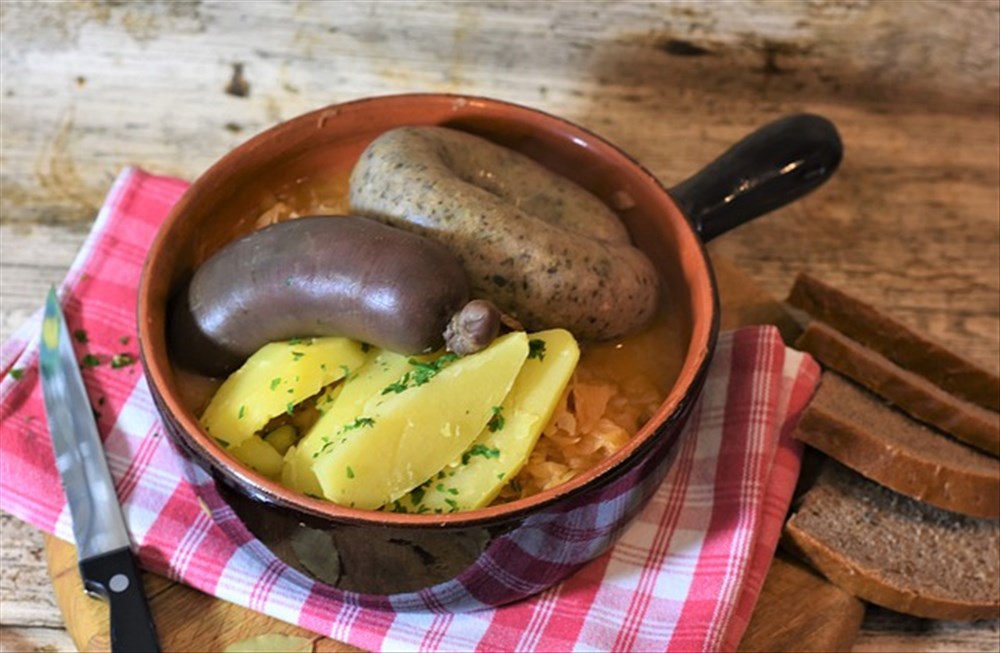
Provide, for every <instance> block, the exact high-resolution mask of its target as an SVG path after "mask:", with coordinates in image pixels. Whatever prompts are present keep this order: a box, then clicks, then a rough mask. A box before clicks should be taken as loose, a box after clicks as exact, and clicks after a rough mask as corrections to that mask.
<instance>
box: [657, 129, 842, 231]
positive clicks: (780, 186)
mask: <svg viewBox="0 0 1000 653" xmlns="http://www.w3.org/2000/svg"><path fill="white" fill-rule="evenodd" d="M842 156H843V145H842V144H841V142H840V136H839V134H838V133H837V128H836V127H835V126H834V125H833V123H832V122H830V121H829V120H827V119H826V118H823V117H822V116H817V115H813V114H807V113H803V114H796V115H791V116H786V117H784V118H780V119H778V120H776V121H774V122H772V123H769V124H767V125H764V126H763V127H761V128H760V129H758V130H757V131H755V132H753V133H751V134H750V135H748V136H746V137H745V138H744V139H743V140H741V141H739V142H738V143H736V144H735V145H733V146H732V147H731V148H729V149H728V150H726V151H725V152H724V153H723V154H722V155H721V156H720V157H719V158H717V159H716V160H715V161H713V162H711V163H710V164H708V165H707V166H705V167H704V168H703V169H702V170H701V171H699V172H697V173H695V174H694V175H693V176H691V177H690V178H688V179H686V180H685V181H682V182H681V183H679V184H677V185H676V186H674V187H673V188H671V189H670V190H669V191H668V192H669V193H670V196H671V197H673V199H674V201H675V202H676V203H677V205H678V206H679V207H680V208H681V210H682V211H683V212H684V215H686V216H687V218H688V220H689V221H690V222H691V224H692V226H694V228H695V230H696V231H697V232H698V235H699V236H701V239H702V240H703V241H705V242H707V241H709V240H712V239H713V238H715V237H716V236H718V235H720V234H724V233H725V232H727V231H729V230H730V229H733V228H734V227H738V226H739V225H741V224H743V223H744V222H747V221H749V220H752V219H754V218H756V217H757V216H760V215H763V214H765V213H768V212H769V211H773V210H774V209H777V208H779V207H781V206H784V205H786V204H789V203H790V202H792V201H794V200H797V199H798V198H800V197H802V196H804V195H806V194H807V193H809V192H810V191H812V190H813V189H815V188H816V187H818V186H819V185H821V184H822V183H823V182H825V181H826V180H827V179H829V178H830V177H831V176H832V175H833V173H834V171H835V170H836V169H837V166H838V165H839V164H840V160H841V158H842Z"/></svg>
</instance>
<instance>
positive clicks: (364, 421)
mask: <svg viewBox="0 0 1000 653" xmlns="http://www.w3.org/2000/svg"><path fill="white" fill-rule="evenodd" d="M370 426H375V419H374V418H372V417H364V416H361V417H356V418H354V421H353V422H351V423H350V424H345V425H344V428H342V429H340V432H341V433H343V432H345V431H353V430H354V429H360V428H365V427H370Z"/></svg>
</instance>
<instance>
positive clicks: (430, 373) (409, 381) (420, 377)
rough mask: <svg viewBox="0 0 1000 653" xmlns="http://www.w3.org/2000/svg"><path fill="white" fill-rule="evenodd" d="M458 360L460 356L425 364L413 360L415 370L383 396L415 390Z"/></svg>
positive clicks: (446, 356) (445, 357) (453, 355)
mask: <svg viewBox="0 0 1000 653" xmlns="http://www.w3.org/2000/svg"><path fill="white" fill-rule="evenodd" d="M456 360H458V354H444V355H442V356H439V357H437V358H435V359H434V360H432V361H428V362H426V363H425V362H423V361H418V360H417V359H415V358H411V359H410V360H409V361H408V362H409V363H410V365H411V366H413V369H412V370H410V371H408V372H406V373H405V374H403V376H401V377H400V378H399V380H398V381H396V382H395V383H391V384H389V385H388V386H386V387H385V389H383V390H382V394H384V395H387V394H389V393H393V392H394V393H397V394H398V393H400V392H403V391H404V390H406V389H407V388H415V387H417V386H419V385H423V384H425V383H427V382H428V381H430V380H431V379H433V378H434V377H435V376H437V375H438V373H439V372H440V371H441V370H443V369H444V368H445V367H447V366H448V364H449V363H452V362H453V361H456Z"/></svg>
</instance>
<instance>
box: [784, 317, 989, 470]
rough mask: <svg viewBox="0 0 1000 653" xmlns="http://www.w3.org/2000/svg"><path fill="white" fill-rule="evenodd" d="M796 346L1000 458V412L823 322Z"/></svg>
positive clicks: (918, 416)
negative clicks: (949, 389)
mask: <svg viewBox="0 0 1000 653" xmlns="http://www.w3.org/2000/svg"><path fill="white" fill-rule="evenodd" d="M795 346H796V347H797V348H798V349H801V350H803V351H807V352H809V353H810V354H812V355H813V356H815V357H816V359H817V360H819V362H820V363H822V364H823V365H825V366H827V367H829V368H830V369H833V370H836V371H837V372H839V373H841V374H843V375H844V376H847V377H849V378H851V379H852V380H854V381H856V382H857V383H859V384H861V385H863V386H864V387H866V388H868V389H869V390H871V391H872V392H874V393H875V394H877V395H879V396H881V397H882V398H884V399H886V400H887V401H889V402H891V403H893V404H894V405H896V406H897V407H899V408H900V409H901V410H903V411H905V412H906V413H908V414H909V415H910V416H912V417H914V418H916V419H918V420H920V421H922V422H924V423H926V424H929V425H931V426H934V427H936V428H938V429H941V430H942V431H944V432H946V433H948V434H950V435H952V436H954V437H955V438H957V439H959V440H962V441H963V442H966V443H967V444H970V445H972V446H974V447H976V448H977V449H980V450H982V451H985V452H987V453H990V454H992V455H993V456H1000V413H997V412H996V411H992V410H989V409H986V408H983V407H982V406H979V405H977V404H974V403H972V402H969V401H966V400H963V399H960V398H958V397H956V396H954V395H952V394H950V393H948V392H946V391H945V390H943V389H941V388H940V387H938V386H936V385H934V384H933V383H931V382H930V381H928V380H927V379H925V378H924V377H922V376H920V375H918V374H915V373H913V372H910V371H908V370H905V369H903V368H902V367H900V366H899V365H896V364H895V363H893V362H892V361H891V360H889V359H888V358H886V357H885V356H883V355H882V354H880V353H878V352H876V351H874V350H872V349H870V348H868V347H865V346H864V345H862V344H861V343H858V342H855V341H853V340H852V339H850V338H848V337H847V336H845V335H843V334H842V333H839V332H838V331H836V330H834V329H832V328H831V327H830V326H828V325H826V324H823V323H822V322H813V323H811V324H809V325H808V326H807V327H806V329H805V331H804V332H803V333H802V335H801V336H800V337H799V339H798V340H797V341H796V343H795Z"/></svg>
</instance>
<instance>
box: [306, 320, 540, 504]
mask: <svg viewBox="0 0 1000 653" xmlns="http://www.w3.org/2000/svg"><path fill="white" fill-rule="evenodd" d="M527 356H528V338H527V336H526V335H525V334H524V333H523V332H514V333H510V334H507V335H505V336H502V337H500V338H498V339H497V340H496V341H494V342H493V343H492V344H491V345H490V346H489V347H487V348H486V349H484V350H482V351H480V352H478V353H476V354H473V355H470V356H465V357H463V358H458V359H457V360H453V358H454V357H452V356H449V355H446V356H442V357H439V358H437V359H435V360H434V361H431V362H421V361H416V360H414V361H413V363H412V364H411V365H410V367H411V369H410V370H408V371H407V372H406V373H404V375H403V376H402V377H400V378H399V379H397V380H396V381H395V382H393V383H391V384H389V385H387V386H386V387H385V388H383V389H382V390H380V391H379V392H378V393H376V394H375V396H373V397H371V398H370V399H369V400H368V401H367V402H366V403H365V405H364V409H363V411H362V413H361V414H360V415H359V416H358V417H357V418H356V419H355V420H354V421H353V422H351V423H349V424H346V425H344V427H342V428H341V430H340V431H338V432H335V433H334V434H333V436H334V438H335V441H334V442H333V444H332V446H330V447H329V448H328V449H327V450H325V451H322V452H321V453H320V455H319V456H318V457H317V458H316V460H315V463H314V465H313V470H314V472H315V474H316V478H317V479H318V481H319V484H320V487H321V489H322V491H323V496H324V497H325V498H326V499H328V500H330V501H333V502H335V503H338V504H341V505H345V506H353V507H357V508H366V509H375V508H379V507H381V506H383V505H385V504H386V503H389V502H391V501H393V500H395V499H397V498H399V497H400V496H402V495H403V494H405V493H406V492H409V491H410V490H411V489H412V488H414V487H416V486H417V485H420V484H421V483H423V482H424V481H425V480H427V479H428V478H430V477H431V476H432V475H433V474H435V473H437V472H438V470H440V469H441V468H443V467H444V466H445V465H447V464H448V463H449V462H450V461H451V460H453V459H454V458H456V457H457V456H459V455H460V454H461V453H462V451H464V450H465V449H466V448H468V447H469V445H470V444H472V441H473V440H474V439H475V438H476V437H477V436H478V435H479V433H480V432H481V431H482V429H483V428H484V427H485V426H486V424H487V422H489V420H490V418H491V417H492V415H493V413H494V411H493V409H494V408H495V407H497V406H499V405H500V404H501V403H502V402H503V400H504V398H505V397H506V396H507V393H508V392H510V389H511V387H512V386H513V384H514V380H515V379H516V378H517V375H518V373H519V372H520V370H521V368H522V367H523V365H524V362H525V360H526V359H527Z"/></svg>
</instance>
